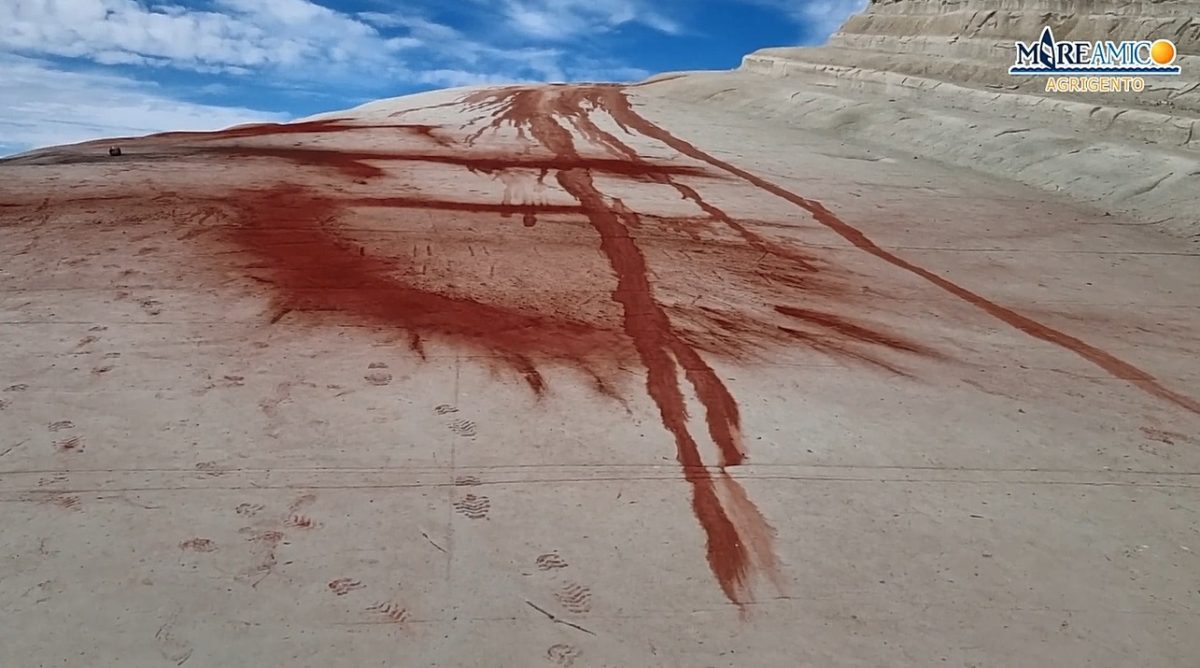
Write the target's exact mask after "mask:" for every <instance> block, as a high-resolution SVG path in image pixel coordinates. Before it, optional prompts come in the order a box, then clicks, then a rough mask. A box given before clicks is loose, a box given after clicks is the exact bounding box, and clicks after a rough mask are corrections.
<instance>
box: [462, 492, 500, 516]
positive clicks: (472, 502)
mask: <svg viewBox="0 0 1200 668" xmlns="http://www.w3.org/2000/svg"><path fill="white" fill-rule="evenodd" d="M454 509H455V510H456V511H458V513H459V514H460V515H463V516H464V517H467V518H468V519H472V520H485V519H487V517H488V513H490V512H491V510H492V501H491V499H489V498H487V497H486V496H476V495H474V494H468V495H466V496H464V497H463V498H461V499H459V500H458V501H455V502H454Z"/></svg>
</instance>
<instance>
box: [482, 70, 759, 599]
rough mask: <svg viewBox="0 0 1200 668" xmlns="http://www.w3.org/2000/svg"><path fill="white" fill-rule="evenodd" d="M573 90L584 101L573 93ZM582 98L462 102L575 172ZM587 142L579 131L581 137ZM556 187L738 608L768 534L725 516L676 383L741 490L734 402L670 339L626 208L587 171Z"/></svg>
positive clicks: (528, 92)
mask: <svg viewBox="0 0 1200 668" xmlns="http://www.w3.org/2000/svg"><path fill="white" fill-rule="evenodd" d="M580 91H585V94H584V95H579V94H577V93H579V92H580ZM586 91H589V89H586V88H570V89H559V90H555V89H545V88H540V89H539V88H508V89H504V90H502V91H489V92H485V93H483V94H480V95H477V96H474V97H468V98H467V99H466V100H465V102H466V103H467V104H469V105H473V106H474V107H476V108H489V107H490V108H492V109H493V110H494V113H493V121H492V124H491V126H490V127H492V128H494V129H498V128H500V127H502V126H504V125H510V126H513V127H515V128H517V130H518V132H519V133H520V132H528V133H529V134H530V135H532V136H533V138H534V139H536V140H537V141H538V142H539V143H541V145H542V146H544V147H545V148H547V149H548V150H550V151H551V152H552V153H554V154H555V155H556V156H558V157H559V158H561V159H563V161H564V162H565V163H567V164H568V165H574V164H575V163H578V162H579V154H578V151H577V149H576V147H575V141H574V139H573V137H572V136H571V133H570V132H569V131H568V130H567V129H566V128H565V127H564V126H563V125H562V124H560V122H559V120H558V119H560V118H564V119H568V122H571V119H574V121H575V125H576V127H579V126H580V125H581V123H580V119H581V118H584V117H585V116H586V113H587V112H586V111H585V110H584V109H583V108H582V103H583V101H584V100H586V99H587V98H588V96H587V95H586ZM584 127H589V126H588V125H584ZM591 127H594V126H591ZM587 134H588V133H586V132H585V136H586V135H587ZM590 134H591V136H592V137H593V138H598V137H600V135H599V134H598V133H596V132H592V133H590ZM479 136H481V135H480V134H479V133H477V134H476V135H475V137H476V138H478V137H479ZM604 143H605V144H606V145H608V146H610V147H612V146H614V145H616V144H619V143H614V142H613V141H611V140H609V141H605V142H604ZM631 157H632V156H631ZM627 164H630V165H633V166H635V167H640V165H641V164H642V161H640V160H634V159H629V160H627ZM557 179H558V183H559V185H561V186H562V188H563V190H565V191H566V192H568V193H570V194H571V196H572V197H574V198H575V199H576V200H577V201H578V202H579V203H580V205H581V206H582V207H583V209H584V211H585V212H586V215H587V217H588V219H589V221H590V222H591V224H592V226H593V228H594V229H595V230H596V233H597V235H598V236H599V238H600V248H601V250H602V252H603V253H604V255H605V257H607V258H608V261H609V264H610V265H611V267H612V269H613V273H614V274H615V275H616V278H617V285H616V287H615V289H614V290H613V293H612V297H613V300H614V301H615V302H617V303H619V304H620V305H621V307H622V310H623V313H624V317H623V325H624V330H625V332H626V334H627V335H628V336H629V339H630V340H631V341H632V342H633V346H634V348H635V349H636V350H637V353H638V357H639V358H640V360H641V362H642V365H643V366H644V367H645V368H646V389H647V392H648V393H649V395H650V397H651V399H652V400H653V401H654V403H655V404H656V405H657V406H658V409H659V413H660V415H661V416H662V420H663V425H664V426H665V427H666V429H667V430H668V431H669V432H670V433H671V434H672V435H673V436H674V438H675V443H676V457H677V459H678V460H679V463H680V464H681V466H682V468H683V473H684V478H685V480H687V482H688V483H689V484H690V485H691V487H692V508H693V511H694V512H695V515H696V517H697V519H698V520H699V522H700V525H701V527H702V528H703V530H704V532H705V534H706V543H707V554H708V562H709V565H710V567H711V569H712V571H713V573H714V575H715V576H716V578H717V581H718V582H719V583H720V585H721V588H722V590H723V591H724V592H725V595H726V596H727V597H728V598H729V599H730V600H731V601H734V602H736V603H738V604H744V603H746V602H748V601H749V593H748V591H747V587H748V577H749V575H750V572H751V568H752V567H753V566H754V565H756V564H757V565H759V566H760V567H767V568H773V567H774V564H775V559H774V556H773V554H772V553H771V545H770V536H771V534H772V530H771V528H770V526H769V525H768V524H767V523H766V520H765V518H763V517H762V515H761V513H759V512H758V511H757V508H754V507H753V504H752V502H750V500H749V498H748V497H747V496H746V495H745V494H744V493H742V494H737V495H731V499H730V500H729V501H727V503H728V502H732V503H736V504H739V505H743V506H745V505H748V506H749V509H742V510H741V511H740V512H738V513H737V514H738V515H739V516H740V518H741V519H742V520H743V522H742V524H741V525H740V526H739V525H738V524H735V522H734V521H733V519H731V514H732V513H731V512H730V511H729V510H728V509H727V508H726V507H725V505H724V504H723V503H722V499H721V498H720V497H719V496H718V494H717V487H716V484H715V482H714V477H713V475H712V474H711V472H710V471H709V470H708V468H707V467H706V466H705V464H704V461H703V459H702V458H701V456H700V448H699V445H698V443H697V442H696V440H695V437H694V436H693V435H692V434H691V432H690V431H689V429H688V425H687V421H688V411H687V406H686V402H685V400H684V396H683V393H682V391H681V389H680V384H679V376H680V374H681V372H682V374H683V375H684V377H686V378H687V379H688V381H689V382H690V383H691V385H692V387H693V389H694V390H695V392H696V395H697V397H698V398H699V400H700V403H701V404H702V405H703V407H704V410H705V415H706V423H707V425H708V427H709V434H710V436H711V437H712V439H713V442H714V443H715V444H716V445H717V447H718V448H719V449H720V452H721V459H722V471H721V473H720V474H719V476H720V479H721V480H722V484H723V486H724V487H726V488H740V486H739V485H738V483H737V482H736V481H735V480H733V479H732V478H730V477H728V476H727V475H726V474H725V473H724V471H723V467H724V466H727V465H736V464H739V463H741V462H742V460H743V453H742V449H741V443H740V433H739V432H740V429H739V421H740V418H739V415H738V409H737V403H736V402H735V401H734V399H733V397H732V395H731V394H730V393H729V391H728V389H727V388H726V387H725V385H724V383H723V382H722V381H721V380H720V378H718V377H717V375H716V373H715V372H714V371H713V369H712V368H711V367H710V366H709V365H708V364H707V363H706V362H705V361H704V359H703V358H702V357H701V356H700V355H699V353H698V352H697V351H696V349H695V348H694V347H693V346H692V345H691V344H690V343H688V342H687V341H686V340H685V339H683V338H682V337H681V336H679V334H678V333H677V332H676V331H675V330H674V328H673V326H672V324H671V322H670V319H669V318H668V316H667V313H666V311H665V310H664V309H663V308H662V306H661V305H659V303H658V301H657V300H656V298H655V296H654V291H653V289H652V287H651V285H650V278H649V269H648V267H647V263H646V258H645V256H644V254H643V253H642V250H641V248H640V247H639V246H638V244H637V241H636V240H635V239H634V238H633V237H632V236H631V234H630V231H629V228H628V227H627V225H626V224H625V223H624V222H623V221H622V219H626V220H630V219H635V218H636V213H634V212H632V211H631V210H629V209H628V208H626V207H624V206H623V205H622V206H620V208H619V210H618V209H617V208H616V207H614V205H613V204H610V203H609V201H607V200H606V199H605V197H604V195H603V194H602V193H601V192H600V191H599V189H598V188H597V187H596V185H595V182H594V181H593V179H592V175H591V173H590V172H589V171H588V170H586V169H582V168H578V167H573V166H572V167H569V168H566V169H560V170H559V172H558V177H557ZM751 550H765V552H766V554H753V553H752V552H751Z"/></svg>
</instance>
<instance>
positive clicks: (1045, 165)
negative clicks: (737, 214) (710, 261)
mask: <svg viewBox="0 0 1200 668" xmlns="http://www.w3.org/2000/svg"><path fill="white" fill-rule="evenodd" d="M1046 25H1049V26H1051V27H1052V28H1053V29H1054V31H1055V36H1056V37H1057V38H1058V39H1080V40H1083V39H1086V40H1105V39H1114V40H1125V39H1156V38H1167V39H1170V40H1172V41H1174V43H1175V44H1176V45H1177V48H1178V52H1179V56H1178V61H1177V62H1178V63H1179V64H1180V66H1181V68H1182V70H1183V71H1182V75H1181V76H1177V77H1171V76H1156V77H1146V78H1145V81H1146V88H1145V90H1144V91H1143V92H1140V93H1133V92H1128V93H1075V94H1068V93H1053V92H1051V93H1047V92H1045V80H1046V78H1045V77H1015V76H1010V75H1009V74H1008V72H1007V69H1008V67H1009V66H1010V65H1011V64H1012V62H1013V60H1014V56H1015V47H1014V42H1015V41H1018V40H1020V41H1033V40H1035V39H1036V38H1037V37H1038V35H1039V33H1040V32H1041V30H1042V28H1043V26H1046ZM745 75H753V76H754V77H757V78H761V79H764V80H767V78H769V83H768V84H766V85H763V84H762V82H757V83H756V82H754V81H753V80H752V79H748V78H747V77H746V76H745ZM733 79H737V80H738V83H736V84H735V83H731V80H733ZM701 82H703V83H701ZM655 88H657V89H661V90H664V91H669V90H671V89H674V91H675V94H677V95H679V96H681V97H685V98H692V99H710V100H714V101H716V100H720V101H722V102H723V103H725V104H726V105H729V106H731V107H736V108H738V109H740V110H741V111H742V112H744V113H747V114H751V115H755V116H759V117H764V116H766V117H771V118H773V119H777V120H781V121H784V122H787V123H791V124H796V125H801V126H804V127H806V128H812V129H824V130H829V131H834V132H837V133H845V134H848V135H854V137H855V139H856V140H857V141H867V142H874V143H879V144H884V145H887V146H890V147H892V148H895V149H898V150H902V151H908V152H912V153H913V154H914V155H920V156H922V157H926V158H936V159H938V160H941V161H944V162H947V163H950V164H953V165H958V166H963V167H969V168H971V169H975V170H980V171H983V172H985V173H988V174H991V175H994V176H998V177H1003V178H1009V179H1015V180H1017V181H1020V182H1022V183H1025V184H1027V185H1033V186H1037V187H1040V188H1044V189H1047V190H1053V191H1061V192H1064V193H1066V194H1067V195H1069V196H1071V197H1073V198H1074V199H1078V200H1082V201H1085V202H1088V203H1091V204H1094V205H1096V206H1097V207H1100V208H1103V209H1104V210H1105V211H1113V212H1121V213H1125V214H1132V215H1134V216H1137V217H1139V218H1141V219H1143V220H1145V221H1146V222H1148V223H1156V224H1158V225H1160V226H1161V227H1162V228H1163V229H1166V230H1170V231H1172V232H1175V233H1181V234H1184V235H1186V236H1189V237H1195V236H1196V235H1197V234H1200V213H1198V211H1200V207H1198V206H1196V196H1195V192H1196V187H1197V184H1198V179H1200V1H1197V0H1162V1H1155V0H1140V1H1135V2H1116V1H1109V0H1105V1H1099V2H1068V1H1065V0H1003V1H1001V2H978V1H976V0H874V1H873V2H872V3H871V5H870V6H869V7H868V8H867V9H866V10H865V11H863V12H862V13H860V14H857V15H855V16H852V17H850V19H849V20H847V21H846V23H845V25H843V26H842V29H841V30H840V31H839V32H837V33H836V34H835V35H834V36H833V37H832V38H831V39H830V41H829V42H828V44H826V45H824V46H821V47H815V48H803V47H789V48H769V49H763V50H760V51H757V52H754V53H752V54H750V55H747V56H746V57H745V58H744V59H743V62H742V66H741V68H740V69H739V70H738V71H736V72H734V73H730V74H728V75H725V76H713V75H705V74H695V75H692V76H688V77H685V78H683V79H680V80H673V81H668V82H664V83H662V84H660V85H657V86H655ZM731 88H732V89H735V90H729V89H731ZM714 91H716V92H715V93H714ZM735 91H736V92H735Z"/></svg>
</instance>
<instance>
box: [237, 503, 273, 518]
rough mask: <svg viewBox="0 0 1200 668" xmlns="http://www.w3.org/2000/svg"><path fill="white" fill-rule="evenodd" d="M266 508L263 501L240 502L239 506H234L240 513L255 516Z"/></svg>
mask: <svg viewBox="0 0 1200 668" xmlns="http://www.w3.org/2000/svg"><path fill="white" fill-rule="evenodd" d="M265 508H266V506H264V505H262V504H261V503H239V504H238V506H237V508H234V509H233V511H234V512H235V513H237V514H238V515H245V516H247V517H254V516H255V515H257V514H259V513H261V512H262V511H263V510H264V509H265Z"/></svg>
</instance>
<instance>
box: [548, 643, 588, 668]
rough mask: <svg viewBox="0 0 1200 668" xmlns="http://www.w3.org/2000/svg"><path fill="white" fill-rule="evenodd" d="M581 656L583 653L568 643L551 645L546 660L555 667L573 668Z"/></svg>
mask: <svg viewBox="0 0 1200 668" xmlns="http://www.w3.org/2000/svg"><path fill="white" fill-rule="evenodd" d="M581 655H582V652H580V651H579V649H578V648H576V647H575V646H574V645H568V644H566V643H559V644H557V645H551V646H550V648H549V649H547V650H546V658H547V659H550V660H551V661H552V662H554V664H555V665H557V666H562V667H563V668H571V666H573V665H575V660H576V659H578V658H579V657H580V656H581Z"/></svg>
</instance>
